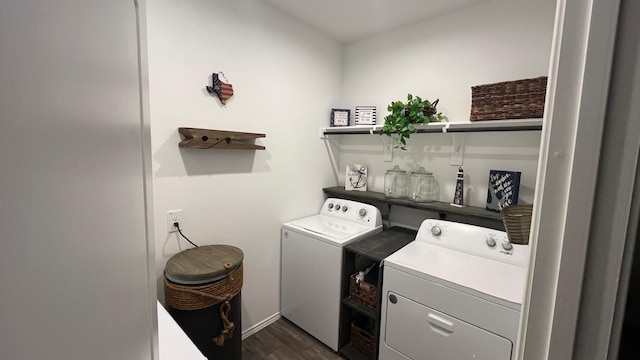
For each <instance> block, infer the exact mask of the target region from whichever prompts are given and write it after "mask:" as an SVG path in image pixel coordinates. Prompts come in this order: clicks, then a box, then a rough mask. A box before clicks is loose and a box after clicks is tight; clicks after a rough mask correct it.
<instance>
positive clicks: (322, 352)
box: [242, 318, 344, 360]
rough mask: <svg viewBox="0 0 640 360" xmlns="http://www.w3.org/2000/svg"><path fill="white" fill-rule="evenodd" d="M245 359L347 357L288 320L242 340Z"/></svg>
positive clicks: (278, 322)
mask: <svg viewBox="0 0 640 360" xmlns="http://www.w3.org/2000/svg"><path fill="white" fill-rule="evenodd" d="M242 359H243V360H260V359H269V360H316V359H317V360H338V359H344V358H343V357H341V356H339V355H338V354H336V353H335V352H333V351H332V350H331V349H330V348H329V347H327V346H326V345H324V344H323V343H321V342H320V341H318V340H316V339H315V338H314V337H313V336H311V335H309V334H307V333H306V332H304V330H302V329H300V328H299V327H297V326H296V325H294V324H293V323H291V322H290V321H289V320H287V319H284V318H280V319H278V321H276V322H274V323H273V324H271V325H269V326H267V327H266V328H264V329H262V330H260V331H258V332H257V333H255V334H253V335H251V336H249V337H248V338H246V339H244V340H243V341H242Z"/></svg>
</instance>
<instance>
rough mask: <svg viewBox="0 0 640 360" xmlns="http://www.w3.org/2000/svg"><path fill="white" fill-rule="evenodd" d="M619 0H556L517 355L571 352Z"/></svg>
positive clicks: (550, 356)
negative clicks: (525, 288)
mask: <svg viewBox="0 0 640 360" xmlns="http://www.w3.org/2000/svg"><path fill="white" fill-rule="evenodd" d="M604 3H606V4H604ZM617 3H618V0H609V1H601V2H596V3H594V0H591V1H585V0H559V1H558V7H557V13H556V27H555V32H554V43H553V48H552V56H551V66H550V76H549V87H548V89H549V91H548V95H547V109H546V112H545V115H546V123H545V126H544V127H543V133H542V141H541V142H542V143H541V149H540V163H539V166H538V179H537V180H538V185H537V187H536V196H535V201H534V203H535V207H534V214H533V219H532V234H531V238H532V242H531V244H532V250H533V251H532V266H531V269H530V273H529V280H530V281H529V287H528V289H527V294H526V299H527V300H526V301H525V303H524V306H523V312H522V316H523V319H522V324H521V341H519V344H518V351H517V358H522V359H527V360H528V359H531V360H540V359H571V358H572V355H573V345H574V338H575V332H576V325H577V322H578V307H579V304H580V295H581V291H582V277H583V272H584V264H585V260H586V254H587V243H588V239H589V231H590V221H591V215H592V208H593V201H594V197H595V186H596V181H597V168H598V160H599V157H600V143H601V138H602V132H603V124H604V114H605V110H606V100H607V92H608V82H609V75H610V67H611V58H612V53H613V39H614V37H615V29H616V22H617V18H616V17H615V14H617ZM554 120H555V121H554Z"/></svg>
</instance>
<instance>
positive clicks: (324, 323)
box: [280, 198, 382, 351]
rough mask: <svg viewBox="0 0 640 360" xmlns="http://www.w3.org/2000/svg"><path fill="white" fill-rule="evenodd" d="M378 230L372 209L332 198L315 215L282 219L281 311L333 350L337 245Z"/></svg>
mask: <svg viewBox="0 0 640 360" xmlns="http://www.w3.org/2000/svg"><path fill="white" fill-rule="evenodd" d="M380 231H382V217H381V214H380V210H378V208H376V207H375V206H372V205H368V204H363V203H358V202H355V201H349V200H342V199H335V198H329V199H327V200H326V201H325V203H324V205H323V207H322V209H321V210H320V214H318V215H313V216H309V217H306V218H302V219H298V220H294V221H290V222H287V223H284V224H282V234H281V239H282V248H281V249H282V250H281V284H280V312H281V314H282V316H284V317H285V318H287V319H289V320H290V321H291V322H293V323H294V324H296V325H298V326H299V327H300V328H302V329H303V330H305V331H306V332H308V333H309V334H311V335H312V336H314V337H315V338H317V339H318V340H320V341H322V342H323V343H325V344H326V345H327V346H329V347H330V348H331V349H333V350H334V351H338V332H339V321H340V301H341V299H340V289H341V284H340V282H341V279H342V276H341V274H342V250H343V247H344V246H345V245H347V244H349V243H351V242H354V241H356V240H359V239H362V238H364V237H366V236H369V235H371V234H375V233H377V232H380Z"/></svg>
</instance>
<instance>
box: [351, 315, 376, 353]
mask: <svg viewBox="0 0 640 360" xmlns="http://www.w3.org/2000/svg"><path fill="white" fill-rule="evenodd" d="M367 328H369V326H367V321H366V320H356V321H354V322H352V323H351V345H352V346H353V347H354V348H355V349H356V350H358V351H359V352H361V353H362V355H364V356H365V357H366V358H367V359H373V347H374V341H373V335H372V334H371V333H373V331H372V329H367ZM367 330H369V331H367Z"/></svg>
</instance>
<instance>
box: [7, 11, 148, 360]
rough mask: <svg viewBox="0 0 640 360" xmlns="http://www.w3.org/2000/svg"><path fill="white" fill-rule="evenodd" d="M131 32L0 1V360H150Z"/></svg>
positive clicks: (105, 17)
mask: <svg viewBox="0 0 640 360" xmlns="http://www.w3.org/2000/svg"><path fill="white" fill-rule="evenodd" d="M136 20H137V19H136V7H135V4H134V0H112V1H103V0H66V1H48V0H29V1H14V0H1V1H0V44H2V50H1V54H0V84H1V85H0V165H2V169H1V170H0V204H2V206H1V207H0V209H1V210H0V287H1V290H0V324H2V325H0V359H7V360H12V359H25V360H26V359H50V360H63V359H64V360H76V359H93V360H99V359H105V360H113V359H123V360H125V359H135V360H144V359H151V358H152V352H153V351H152V347H153V345H152V338H153V337H154V325H153V319H154V317H155V314H154V310H155V306H154V305H153V304H154V303H155V301H154V300H155V291H154V292H153V293H150V291H151V289H152V288H153V286H154V284H155V281H154V282H153V283H150V280H149V276H148V271H149V268H150V267H149V261H150V260H149V257H148V254H147V233H146V230H145V223H146V218H145V174H144V166H143V144H142V138H143V135H144V132H143V126H142V125H143V121H142V119H141V105H140V102H141V101H140V98H141V97H140V82H139V80H138V79H139V70H138V40H137V36H138V34H137V29H136V27H137V23H136ZM152 299H153V300H152Z"/></svg>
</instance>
